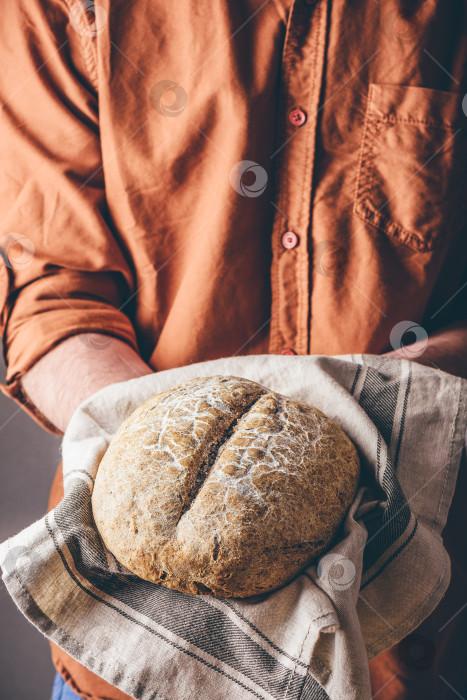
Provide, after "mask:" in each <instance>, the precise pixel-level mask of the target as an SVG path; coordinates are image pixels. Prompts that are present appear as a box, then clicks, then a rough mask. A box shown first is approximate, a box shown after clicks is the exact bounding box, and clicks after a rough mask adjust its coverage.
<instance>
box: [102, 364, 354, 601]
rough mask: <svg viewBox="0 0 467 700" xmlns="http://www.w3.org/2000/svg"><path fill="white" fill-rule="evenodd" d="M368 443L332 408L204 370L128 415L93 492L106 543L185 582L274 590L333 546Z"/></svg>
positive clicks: (135, 568) (152, 575)
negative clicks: (354, 437)
mask: <svg viewBox="0 0 467 700" xmlns="http://www.w3.org/2000/svg"><path fill="white" fill-rule="evenodd" d="M359 470H360V465H359V459H358V454H357V450H356V448H355V446H354V444H353V443H352V441H351V440H350V439H349V438H348V436H347V435H346V434H345V433H344V432H343V430H342V429H341V428H340V427H339V426H338V425H337V424H336V423H335V422H334V421H332V420H331V419H329V418H328V417H327V416H325V415H324V414H323V413H322V412H321V411H319V410H318V409H316V408H313V407H312V406H309V405H307V404H304V403H300V402H298V401H294V400H292V399H290V398H287V397H286V396H282V395H281V394H278V393H275V392H273V391H270V390H269V389H267V388H266V387H264V386H261V385H260V384H257V383H255V382H252V381H249V380H247V379H242V378H239V377H230V376H215V377H203V378H198V379H193V380H191V381H188V382H186V383H184V384H181V385H179V386H177V387H175V388H174V389H170V390H169V391H164V392H163V393H161V394H158V395H156V396H153V397H151V398H150V399H148V400H147V401H146V402H145V403H143V404H142V405H141V406H140V407H139V408H138V409H136V411H134V412H133V413H132V414H131V415H130V416H129V417H128V418H127V419H126V420H125V421H124V422H123V423H122V425H121V426H120V428H119V430H118V432H117V433H116V435H115V436H114V438H113V439H112V441H111V442H110V444H109V446H108V448H107V450H106V452H105V454H104V456H103V458H102V460H101V462H100V465H99V469H98V472H97V476H96V480H95V486H94V490H93V494H92V508H93V514H94V520H95V523H96V526H97V528H98V530H99V532H100V535H101V537H102V540H103V542H104V544H105V545H106V547H107V548H108V549H109V550H110V551H111V552H112V553H113V554H114V556H115V557H116V559H117V560H118V561H119V562H120V563H121V564H123V565H124V566H125V567H127V569H129V570H130V571H131V572H132V573H134V574H136V575H137V576H139V577H141V578H143V579H146V580H147V581H153V582H155V583H161V584H163V585H164V586H167V587H168V588H174V589H177V590H179V591H183V592H185V593H192V594H197V593H209V594H214V595H216V596H224V597H246V596H251V595H255V594H259V593H264V592H266V591H271V590H274V589H276V588H278V587H280V586H282V585H283V584H285V583H286V582H287V581H289V580H290V579H292V578H293V577H294V576H295V575H296V574H297V573H298V572H299V571H300V570H301V569H303V568H304V567H305V566H307V565H309V564H310V563H311V562H312V561H313V560H314V559H316V557H317V556H318V555H320V554H321V553H322V552H324V551H325V550H326V549H327V548H328V547H329V545H330V544H331V542H332V541H333V538H334V537H335V535H336V532H337V531H338V528H339V525H340V524H341V522H342V520H343V518H344V516H345V513H346V511H347V509H348V508H349V506H350V504H351V503H352V501H353V498H354V496H355V492H356V488H357V483H358V478H359Z"/></svg>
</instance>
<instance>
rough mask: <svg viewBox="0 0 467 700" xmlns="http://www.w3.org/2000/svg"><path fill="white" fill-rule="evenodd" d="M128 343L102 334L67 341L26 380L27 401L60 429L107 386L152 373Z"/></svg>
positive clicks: (51, 353) (90, 334) (48, 356)
mask: <svg viewBox="0 0 467 700" xmlns="http://www.w3.org/2000/svg"><path fill="white" fill-rule="evenodd" d="M153 372H154V370H153V369H152V368H151V367H149V365H147V364H146V363H145V362H144V361H143V360H142V359H141V357H140V356H139V355H138V354H137V353H136V352H135V351H134V350H133V348H131V347H130V346H129V345H128V344H127V343H125V342H123V341H122V340H119V339H118V338H114V337H111V336H105V335H104V334H100V333H84V334H80V335H74V336H72V337H70V338H67V339H66V340H64V341H63V342H62V343H60V344H59V345H57V347H55V348H53V349H52V350H51V351H50V352H48V353H47V354H46V355H44V356H43V357H42V358H41V359H40V360H38V362H36V363H35V364H34V365H33V366H32V367H31V369H30V370H29V371H28V372H27V373H26V374H25V375H24V376H23V377H22V379H21V384H22V388H23V391H24V393H25V394H26V396H27V398H29V399H30V401H31V402H32V403H33V404H34V405H35V406H36V407H37V408H38V409H39V411H41V413H43V414H44V416H45V417H46V418H48V420H50V421H51V422H52V423H53V424H54V425H55V426H57V428H58V429H59V430H61V431H62V432H65V429H66V427H67V425H68V423H69V420H70V418H71V416H72V414H73V412H74V411H75V409H76V408H77V407H78V406H79V404H80V403H81V402H82V401H84V400H85V399H86V398H87V397H88V396H90V395H91V394H93V393H95V392H96V391H98V390H99V389H102V388H103V387H104V386H108V385H109V384H113V383H115V382H122V381H125V380H127V379H133V378H134V377H140V376H143V375H145V374H152V373H153Z"/></svg>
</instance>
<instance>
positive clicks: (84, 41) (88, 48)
mask: <svg viewBox="0 0 467 700" xmlns="http://www.w3.org/2000/svg"><path fill="white" fill-rule="evenodd" d="M64 2H65V3H66V5H67V8H68V11H69V12H71V10H72V7H73V6H74V5H76V4H77V3H78V4H82V0H64ZM93 6H94V3H93ZM82 12H83V15H84V17H85V20H86V23H87V25H88V26H90V25H89V22H88V19H87V15H86V13H85V7H84V5H83V6H82ZM77 33H78V34H79V36H80V45H81V54H82V56H83V59H84V65H85V67H86V70H87V72H88V78H89V81H90V83H91V85H92V87H93V88H94V90H95V91H96V92H98V91H99V81H98V77H97V62H96V60H95V56H94V52H95V46H94V45H93V43H92V39H90V38H89V37H88V36H87V35H86V34H85V33H84V32H77Z"/></svg>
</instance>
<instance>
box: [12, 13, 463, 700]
mask: <svg viewBox="0 0 467 700" xmlns="http://www.w3.org/2000/svg"><path fill="white" fill-rule="evenodd" d="M92 7H93V3H92V2H91V1H88V0H81V2H78V0H16V1H15V2H14V3H13V2H11V3H5V7H3V8H2V20H3V21H2V23H1V25H0V64H1V70H0V103H1V110H0V211H1V216H0V254H1V255H2V260H0V329H1V332H2V341H3V342H2V345H3V352H4V357H5V362H6V364H7V375H6V380H5V383H4V384H1V385H0V390H1V391H2V392H3V393H4V394H6V395H7V396H9V397H11V398H12V399H14V400H15V401H17V402H18V403H19V404H20V405H21V406H22V407H23V408H24V410H25V411H27V412H28V413H29V414H30V415H31V416H32V417H33V418H34V419H35V420H36V421H37V422H38V423H40V424H41V425H42V426H43V427H44V428H45V429H47V430H49V431H50V432H55V433H57V432H58V431H57V429H56V428H55V427H54V426H53V425H51V424H50V423H49V422H48V421H47V420H46V418H45V417H44V416H42V415H41V414H39V413H38V412H37V411H36V409H35V407H34V406H32V405H30V404H28V402H27V397H25V396H24V395H23V394H22V391H21V383H20V380H21V377H22V376H23V375H24V373H25V372H27V371H28V369H29V368H30V367H32V365H33V364H34V363H35V362H36V361H37V360H38V359H39V358H40V357H42V356H43V355H44V354H45V353H47V352H48V351H49V350H50V349H52V348H53V347H54V346H56V345H57V344H58V343H60V342H61V341H62V340H64V339H65V338H67V337H69V336H72V335H74V334H77V333H86V332H90V331H98V332H100V333H103V334H107V335H108V336H109V337H110V338H111V337H117V338H120V339H121V340H123V341H125V342H127V343H128V344H130V345H131V346H132V347H134V349H135V350H137V351H138V352H139V353H140V354H141V356H142V357H143V359H144V360H145V361H146V362H147V363H148V364H149V365H150V366H151V367H152V368H153V369H155V370H163V369H167V368H171V367H177V366H183V365H185V364H190V363H192V362H198V361H202V360H207V359H210V358H218V357H222V356H231V355H248V354H257V353H262V352H268V353H272V354H274V353H280V352H282V351H284V350H287V351H288V352H296V353H298V354H300V355H301V354H323V355H330V354H337V353H348V352H369V353H382V352H385V351H387V350H391V349H392V348H393V347H394V346H395V345H396V346H397V344H398V342H399V341H400V340H401V337H400V336H401V333H402V331H401V330H400V326H398V324H399V323H404V322H406V321H408V322H409V325H410V327H411V328H412V332H414V333H415V336H416V337H420V336H419V335H418V336H417V334H420V333H422V336H423V329H426V331H427V332H432V331H435V330H437V329H439V328H442V327H443V326H445V325H446V324H448V323H451V322H453V321H456V320H458V319H464V318H466V315H467V314H466V309H467V264H466V261H467V236H466V235H465V229H466V221H467V211H466V201H467V200H466V198H465V196H464V192H463V189H464V181H465V162H466V137H465V133H466V132H465V129H466V126H465V124H466V122H465V119H466V117H465V113H464V111H463V109H462V99H463V96H464V95H465V93H466V92H467V77H466V65H467V62H466V43H467V36H466V33H465V26H466V21H467V17H466V12H467V9H466V5H465V3H463V2H461V1H460V0H443V1H441V0H432V1H431V2H428V3H427V2H423V1H422V0H411V1H410V2H407V1H406V0H380V2H379V3H376V2H369V1H365V0H358V1H356V2H353V3H348V2H344V1H343V0H316V1H315V2H313V1H310V2H306V1H305V0H294V1H293V2H289V0H269V1H268V0H266V1H263V0H258V1H252V0H247V1H245V2H241V3H238V2H237V3H233V2H231V3H227V2H225V0H216V2H214V3H209V4H205V5H203V4H200V3H194V2H189V1H186V0H181V2H177V3H163V2H160V1H157V0H156V1H151V2H150V3H149V2H144V1H143V0H134V1H133V2H132V3H131V4H130V3H128V2H117V1H116V0H114V1H111V0H100V1H99V3H98V4H97V5H96V7H95V14H94V17H93V14H92V11H91V10H92ZM83 10H88V13H86V12H84V11H83ZM297 109H299V110H301V111H302V112H303V114H304V115H305V118H306V120H305V122H304V123H303V124H302V125H301V126H299V127H297V126H295V125H294V124H292V123H291V122H290V121H289V115H290V113H291V112H292V111H293V110H297ZM287 231H292V232H293V233H294V234H295V235H296V237H297V239H296V240H297V244H296V245H295V246H294V247H291V248H287V247H284V244H283V243H282V237H283V234H284V233H286V232H287ZM2 263H3V264H2ZM417 324H420V326H421V327H422V330H420V327H419V326H418V325H417ZM394 329H396V330H394ZM97 351H98V348H97V347H96V352H97ZM381 656H382V655H381ZM389 667H390V666H388V667H387V668H389ZM384 672H385V673H386V672H387V669H386V671H384ZM391 677H392V674H391V675H387V676H385V678H386V679H390V678H391ZM391 687H392V686H391V685H389V686H388V687H387V689H389V688H391ZM387 689H385V690H382V691H381V692H380V694H379V695H378V698H379V699H381V700H386V696H384V697H383V694H384V693H385V692H387ZM109 697H112V696H111V695H109ZM387 697H389V696H387Z"/></svg>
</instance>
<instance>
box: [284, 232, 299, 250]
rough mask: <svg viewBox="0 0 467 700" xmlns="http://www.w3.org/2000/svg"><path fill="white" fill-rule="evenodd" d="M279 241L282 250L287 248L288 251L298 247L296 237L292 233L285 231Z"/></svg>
mask: <svg viewBox="0 0 467 700" xmlns="http://www.w3.org/2000/svg"><path fill="white" fill-rule="evenodd" d="M281 240H282V245H283V246H284V248H288V249H289V250H291V249H292V248H295V246H296V245H298V236H297V234H296V233H294V232H293V231H286V232H285V233H283V234H282V239H281Z"/></svg>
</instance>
